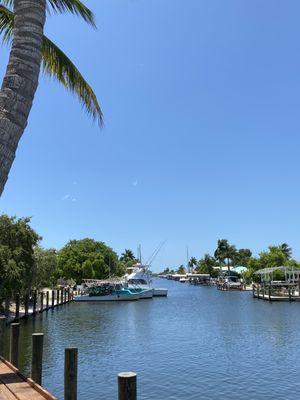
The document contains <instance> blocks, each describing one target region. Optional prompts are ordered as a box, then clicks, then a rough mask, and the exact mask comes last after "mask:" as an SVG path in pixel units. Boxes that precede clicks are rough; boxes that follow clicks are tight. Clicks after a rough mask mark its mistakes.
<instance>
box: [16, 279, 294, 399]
mask: <svg viewBox="0 0 300 400" xmlns="http://www.w3.org/2000/svg"><path fill="white" fill-rule="evenodd" d="M155 285H156V286H162V287H168V289H169V296H168V298H156V299H153V300H142V301H138V302H129V303H110V304H104V303H102V304H101V303H98V304H97V303H93V304H91V303H71V304H68V305H66V306H63V307H60V308H57V309H55V310H53V311H49V312H47V313H46V312H44V313H43V314H42V315H40V316H38V317H37V318H35V319H34V318H32V319H29V320H28V321H26V322H22V326H21V353H22V359H21V369H22V370H23V371H24V372H25V373H27V374H28V373H29V370H30V347H31V334H32V333H33V332H40V331H41V332H44V334H45V347H44V372H43V383H44V386H46V388H47V389H49V390H50V391H51V392H52V393H53V394H55V395H56V396H58V397H59V398H63V364H64V362H63V360H64V348H65V347H72V346H74V347H78V349H79V382H78V391H79V399H80V400H96V399H97V400H99V399H107V400H110V399H111V400H113V399H116V398H117V384H116V376H117V373H118V372H120V371H135V372H137V374H138V398H139V399H140V400H141V399H145V400H146V399H147V400H150V399H153V400H154V399H155V400H161V399H165V400H171V399H176V400H177V399H185V400H194V399H195V400H196V399H197V400H198V399H210V400H211V399H219V398H220V399H231V400H232V399H238V400H243V399H247V400H248V399H253V398H255V399H256V400H264V399H274V398H276V399H280V398H284V399H285V400H294V399H295V398H296V397H298V395H299V392H300V303H269V302H263V301H261V300H260V301H259V300H256V299H252V293H251V292H221V291H218V290H217V289H216V288H215V287H201V286H198V287H197V286H191V285H189V284H181V283H177V282H173V281H165V280H159V281H156V282H155Z"/></svg>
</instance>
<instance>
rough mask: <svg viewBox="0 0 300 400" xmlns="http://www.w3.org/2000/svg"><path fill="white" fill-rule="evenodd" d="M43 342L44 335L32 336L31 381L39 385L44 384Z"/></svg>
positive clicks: (36, 334) (35, 334)
mask: <svg viewBox="0 0 300 400" xmlns="http://www.w3.org/2000/svg"><path fill="white" fill-rule="evenodd" d="M43 342H44V334H43V333H33V334H32V358H31V379H33V380H34V382H36V383H38V384H39V385H41V384H42V366H43Z"/></svg>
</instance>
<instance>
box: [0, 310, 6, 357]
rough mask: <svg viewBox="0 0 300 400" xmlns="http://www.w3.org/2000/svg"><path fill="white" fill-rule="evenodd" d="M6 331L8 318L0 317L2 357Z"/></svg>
mask: <svg viewBox="0 0 300 400" xmlns="http://www.w3.org/2000/svg"><path fill="white" fill-rule="evenodd" d="M5 330H6V318H5V317H0V356H2V357H3V355H4V338H5Z"/></svg>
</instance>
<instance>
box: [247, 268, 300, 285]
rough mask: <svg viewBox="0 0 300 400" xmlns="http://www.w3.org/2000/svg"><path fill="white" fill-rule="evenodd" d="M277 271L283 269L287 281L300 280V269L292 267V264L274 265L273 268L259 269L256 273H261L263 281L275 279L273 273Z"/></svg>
mask: <svg viewBox="0 0 300 400" xmlns="http://www.w3.org/2000/svg"><path fill="white" fill-rule="evenodd" d="M275 271H282V272H284V275H285V282H294V283H295V282H296V281H297V282H298V281H299V280H300V269H298V268H294V267H290V266H281V267H272V268H262V269H259V270H258V271H256V272H254V274H255V275H260V278H261V280H262V281H268V280H273V273H274V272H275Z"/></svg>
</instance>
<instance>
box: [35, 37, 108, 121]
mask: <svg viewBox="0 0 300 400" xmlns="http://www.w3.org/2000/svg"><path fill="white" fill-rule="evenodd" d="M43 70H44V72H46V73H47V74H48V75H50V76H53V77H55V78H56V79H57V80H58V81H59V82H60V83H61V84H63V86H64V87H66V88H67V89H68V90H70V91H71V92H73V93H74V94H76V95H77V96H78V97H79V99H80V101H81V103H82V105H83V107H84V108H85V110H86V112H87V113H88V114H89V115H91V116H92V117H93V118H94V119H98V122H99V124H100V125H101V124H102V111H101V108H100V106H99V104H98V100H97V97H96V95H95V93H94V92H93V90H92V88H91V86H90V85H89V84H88V83H87V82H86V81H85V79H84V78H83V76H82V75H81V73H80V72H79V71H78V69H77V68H76V67H75V65H74V64H73V63H72V61H71V60H70V59H69V58H68V57H67V56H66V55H65V54H64V52H63V51H62V50H60V49H59V48H58V47H57V46H56V45H55V44H54V43H53V42H52V41H51V40H50V39H48V38H47V37H46V36H44V40H43Z"/></svg>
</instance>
